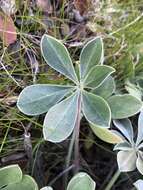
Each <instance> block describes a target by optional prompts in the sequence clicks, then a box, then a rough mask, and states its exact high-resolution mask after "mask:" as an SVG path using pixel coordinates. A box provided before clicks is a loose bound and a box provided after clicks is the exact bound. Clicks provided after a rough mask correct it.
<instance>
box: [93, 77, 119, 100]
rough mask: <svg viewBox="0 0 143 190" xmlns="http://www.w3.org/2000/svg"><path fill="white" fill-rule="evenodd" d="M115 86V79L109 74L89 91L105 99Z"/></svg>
mask: <svg viewBox="0 0 143 190" xmlns="http://www.w3.org/2000/svg"><path fill="white" fill-rule="evenodd" d="M115 88H116V86H115V81H114V79H113V77H111V76H109V77H107V79H106V80H104V82H103V83H102V84H101V85H100V86H98V87H97V88H95V89H93V90H92V91H91V92H92V93H93V94H95V95H98V96H101V97H102V98H104V99H107V98H109V97H110V96H111V95H112V94H113V93H114V91H115Z"/></svg>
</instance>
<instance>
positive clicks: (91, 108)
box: [82, 91, 111, 128]
mask: <svg viewBox="0 0 143 190" xmlns="http://www.w3.org/2000/svg"><path fill="white" fill-rule="evenodd" d="M82 104H83V105H82V111H83V114H84V116H85V118H86V119H87V120H88V121H89V123H91V124H93V125H96V126H97V127H104V128H109V126H110V122H111V111H110V108H109V106H108V104H107V103H106V101H105V100H104V99H103V98H101V97H99V96H96V95H94V94H92V93H89V92H86V91H83V92H82Z"/></svg>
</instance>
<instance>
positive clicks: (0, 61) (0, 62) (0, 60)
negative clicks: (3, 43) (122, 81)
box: [0, 47, 20, 86]
mask: <svg viewBox="0 0 143 190" xmlns="http://www.w3.org/2000/svg"><path fill="white" fill-rule="evenodd" d="M6 49H7V48H6V47H5V48H4V51H3V54H2V56H1V59H0V64H1V66H2V68H3V69H4V70H5V72H6V73H7V75H8V76H9V77H10V78H11V79H12V80H13V81H14V82H15V83H16V84H17V86H20V84H19V83H18V82H17V81H16V80H15V78H14V77H12V76H11V74H10V73H9V72H8V70H7V69H6V67H5V65H4V64H3V62H2V61H3V57H4V55H5V52H6Z"/></svg>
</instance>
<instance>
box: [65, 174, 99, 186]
mask: <svg viewBox="0 0 143 190" xmlns="http://www.w3.org/2000/svg"><path fill="white" fill-rule="evenodd" d="M95 187H96V184H95V182H94V181H93V179H92V178H91V177H90V176H89V175H88V174H87V173H84V172H80V173H78V174H76V175H75V176H74V177H73V178H72V179H71V181H70V182H69V184H68V187H67V190H95Z"/></svg>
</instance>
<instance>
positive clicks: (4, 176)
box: [0, 165, 22, 188]
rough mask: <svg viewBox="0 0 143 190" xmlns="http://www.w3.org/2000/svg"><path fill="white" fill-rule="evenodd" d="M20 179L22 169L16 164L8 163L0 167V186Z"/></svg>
mask: <svg viewBox="0 0 143 190" xmlns="http://www.w3.org/2000/svg"><path fill="white" fill-rule="evenodd" d="M21 180H22V171H21V169H20V167H19V166H18V165H10V166H6V167H4V168H1V169H0V188H2V187H3V186H6V185H10V184H13V183H18V182H19V181H21Z"/></svg>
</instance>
